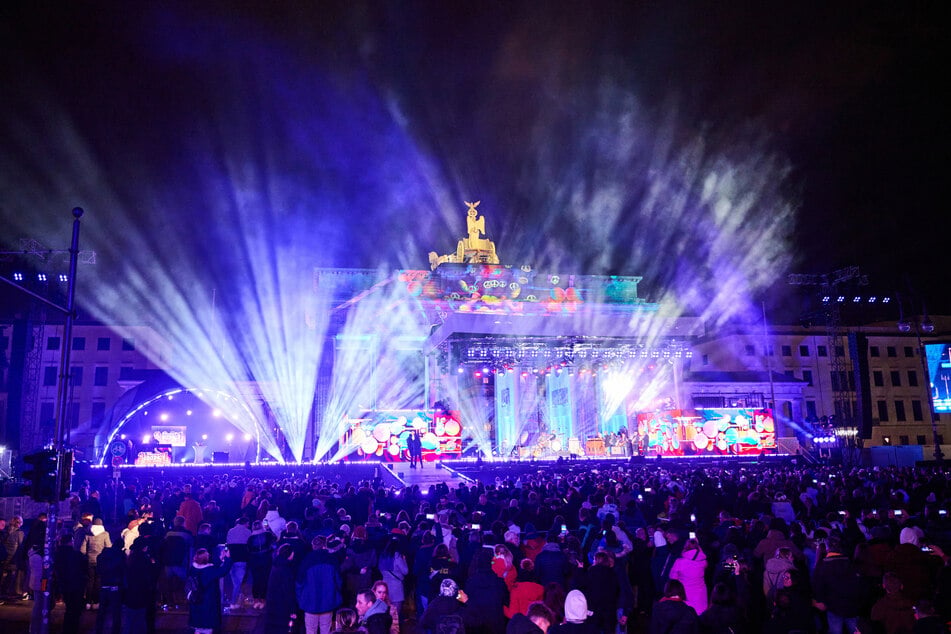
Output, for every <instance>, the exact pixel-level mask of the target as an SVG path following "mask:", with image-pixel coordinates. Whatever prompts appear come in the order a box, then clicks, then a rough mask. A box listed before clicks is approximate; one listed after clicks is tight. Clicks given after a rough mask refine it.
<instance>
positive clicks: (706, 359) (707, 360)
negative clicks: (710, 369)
mask: <svg viewBox="0 0 951 634" xmlns="http://www.w3.org/2000/svg"><path fill="white" fill-rule="evenodd" d="M700 363H702V364H703V365H710V355H709V354H705V355H703V356H702V357H700Z"/></svg>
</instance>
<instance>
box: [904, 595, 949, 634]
mask: <svg viewBox="0 0 951 634" xmlns="http://www.w3.org/2000/svg"><path fill="white" fill-rule="evenodd" d="M911 631H912V634H948V626H947V624H946V623H944V622H943V621H942V620H941V616H940V615H939V614H938V611H937V609H935V605H934V602H933V601H932V600H931V599H919V600H918V601H917V602H916V603H915V625H914V627H913V628H912V630H911Z"/></svg>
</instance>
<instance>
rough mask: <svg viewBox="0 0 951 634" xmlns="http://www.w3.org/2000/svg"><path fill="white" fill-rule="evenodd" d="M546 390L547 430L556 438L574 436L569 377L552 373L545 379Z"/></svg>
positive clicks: (561, 373) (565, 374)
mask: <svg viewBox="0 0 951 634" xmlns="http://www.w3.org/2000/svg"><path fill="white" fill-rule="evenodd" d="M546 382H547V388H548V390H547V391H548V428H549V430H550V431H551V433H552V434H554V435H555V436H557V437H558V438H562V439H567V438H569V437H570V436H573V435H574V433H573V432H574V425H573V424H572V422H573V420H572V415H571V412H572V405H571V404H572V398H571V375H569V374H568V372H552V373H550V374H548V375H547V377H546Z"/></svg>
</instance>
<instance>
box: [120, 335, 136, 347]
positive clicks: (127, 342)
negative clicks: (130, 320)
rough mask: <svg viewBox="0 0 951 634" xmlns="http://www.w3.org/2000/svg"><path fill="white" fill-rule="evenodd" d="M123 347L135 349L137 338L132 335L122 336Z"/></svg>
mask: <svg viewBox="0 0 951 634" xmlns="http://www.w3.org/2000/svg"><path fill="white" fill-rule="evenodd" d="M122 349H123V350H135V339H132V338H131V337H123V338H122Z"/></svg>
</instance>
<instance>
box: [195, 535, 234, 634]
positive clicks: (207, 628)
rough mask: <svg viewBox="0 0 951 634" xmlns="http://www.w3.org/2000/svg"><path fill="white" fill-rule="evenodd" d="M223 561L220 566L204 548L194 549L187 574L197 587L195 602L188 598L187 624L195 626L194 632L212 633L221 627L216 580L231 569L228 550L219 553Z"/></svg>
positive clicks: (218, 589)
mask: <svg viewBox="0 0 951 634" xmlns="http://www.w3.org/2000/svg"><path fill="white" fill-rule="evenodd" d="M221 557H222V560H223V562H224V563H222V564H221V565H220V566H218V565H215V564H213V563H212V561H211V554H210V553H209V552H208V551H207V550H205V549H204V548H199V549H198V550H197V551H195V557H194V558H193V559H192V565H191V567H190V568H189V570H188V576H190V577H194V578H195V579H196V581H197V585H198V588H199V597H198V601H197V602H192V600H191V599H190V600H189V605H188V626H189V627H193V628H195V634H212V633H213V632H214V631H215V630H218V629H220V628H221V588H220V584H219V583H218V580H219V579H221V578H222V577H224V576H225V575H226V574H228V571H229V570H230V569H231V558H230V557H229V556H228V551H227V550H224V551H223V552H222V553H221Z"/></svg>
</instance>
